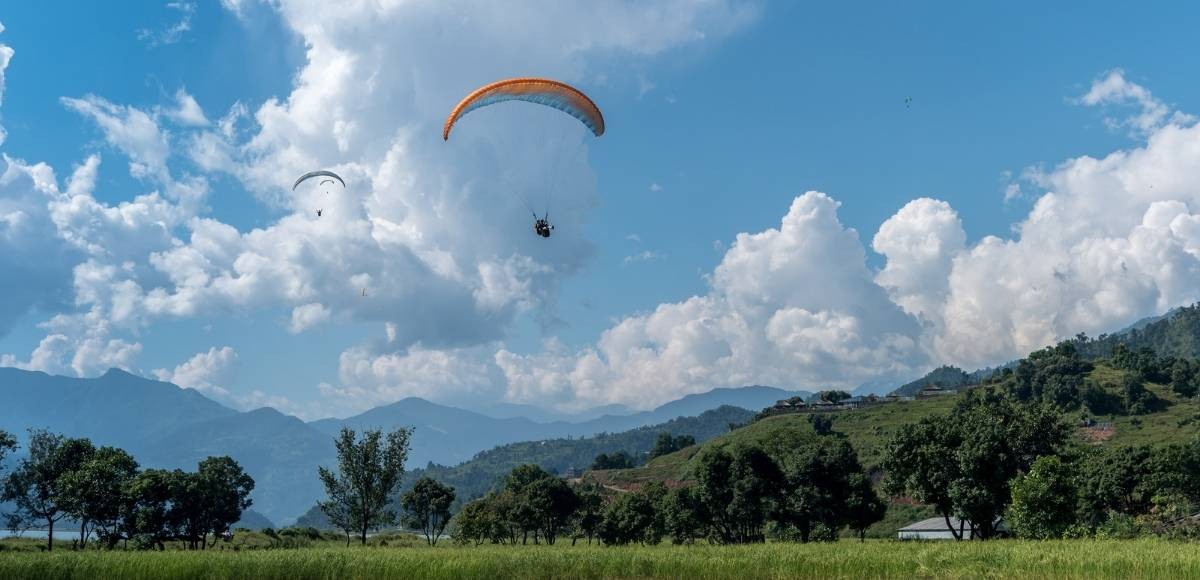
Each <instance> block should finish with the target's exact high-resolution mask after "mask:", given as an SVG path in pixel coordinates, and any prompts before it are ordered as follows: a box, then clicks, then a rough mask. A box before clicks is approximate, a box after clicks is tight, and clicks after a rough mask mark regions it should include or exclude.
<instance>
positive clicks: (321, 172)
mask: <svg viewBox="0 0 1200 580" xmlns="http://www.w3.org/2000/svg"><path fill="white" fill-rule="evenodd" d="M314 177H332V178H333V179H336V180H338V183H341V184H342V187H346V182H345V181H343V180H342V176H340V175H338V174H336V173H334V172H332V171H326V170H324V169H319V170H317V171H309V172H308V173H305V174H304V175H301V176H300V177H299V178H298V179H296V183H293V184H292V191H296V188H297V187H300V184H301V183H304V182H305V181H307V180H309V179H312V178H314ZM328 181H329V182H330V183H332V182H333V180H328ZM321 183H324V181H322V182H321Z"/></svg>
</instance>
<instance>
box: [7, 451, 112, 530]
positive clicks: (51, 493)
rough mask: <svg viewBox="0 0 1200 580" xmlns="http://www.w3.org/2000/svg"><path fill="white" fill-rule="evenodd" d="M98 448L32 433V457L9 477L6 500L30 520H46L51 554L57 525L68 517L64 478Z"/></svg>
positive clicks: (25, 460) (23, 460)
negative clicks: (63, 485)
mask: <svg viewBox="0 0 1200 580" xmlns="http://www.w3.org/2000/svg"><path fill="white" fill-rule="evenodd" d="M93 453H95V447H94V446H93V445H92V442H91V441H88V440H87V439H70V438H67V437H63V436H62V435H56V434H53V433H50V432H49V431H44V430H36V429H31V430H30V431H29V456H28V457H26V458H25V459H22V460H21V463H20V464H19V465H18V466H17V468H16V469H15V470H14V471H13V472H12V473H10V474H9V475H8V478H7V480H6V481H5V485H4V494H3V499H5V500H7V501H11V502H13V504H15V506H16V508H17V510H18V511H20V512H21V513H22V514H24V516H25V517H27V518H30V519H37V520H44V521H45V522H46V527H47V530H48V533H47V537H46V544H47V548H46V549H47V550H53V549H54V524H55V523H56V522H58V521H59V520H61V519H62V518H63V517H64V516H66V515H67V514H66V512H65V511H64V509H63V501H64V499H65V498H64V496H63V489H62V483H63V475H64V474H66V473H69V472H71V471H74V470H75V469H78V468H79V466H80V465H82V464H83V463H84V462H85V461H87V459H88V458H89V457H91V455H92V454H93Z"/></svg>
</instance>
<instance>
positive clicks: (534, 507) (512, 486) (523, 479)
mask: <svg viewBox="0 0 1200 580" xmlns="http://www.w3.org/2000/svg"><path fill="white" fill-rule="evenodd" d="M551 478H553V479H557V478H555V477H554V476H553V475H550V474H549V473H547V472H546V470H544V469H542V468H541V467H538V466H537V465H534V464H532V463H526V464H524V465H518V466H516V467H514V468H513V470H512V471H510V472H509V473H508V477H506V478H505V480H504V489H505V491H508V492H509V493H511V494H512V498H513V505H512V506H511V509H510V510H509V512H508V514H507V515H508V519H509V521H511V522H512V523H513V524H514V525H515V527H516V528H517V529H519V530H520V533H521V543H522V544H524V543H526V542H528V541H529V533H530V532H533V543H535V544H536V543H538V538H539V534H540V532H541V519H542V516H543V514H542V513H541V511H540V510H541V509H542V508H543V506H542V505H541V503H540V502H538V501H537V500H536V499H535V498H534V495H533V494H531V493H530V488H531V487H532V486H533V484H534V483H536V482H538V481H542V480H545V479H551Z"/></svg>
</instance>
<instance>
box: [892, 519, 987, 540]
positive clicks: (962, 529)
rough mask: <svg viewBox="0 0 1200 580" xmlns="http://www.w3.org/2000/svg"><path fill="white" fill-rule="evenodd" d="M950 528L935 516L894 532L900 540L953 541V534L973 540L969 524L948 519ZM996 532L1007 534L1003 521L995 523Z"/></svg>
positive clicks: (973, 536) (973, 535) (971, 526)
mask: <svg viewBox="0 0 1200 580" xmlns="http://www.w3.org/2000/svg"><path fill="white" fill-rule="evenodd" d="M950 526H953V527H954V530H953V531H951V529H950V527H949V526H947V525H946V518H944V517H942V516H937V517H933V518H929V519H927V520H921V521H919V522H914V523H911V524H908V525H907V526H904V527H903V528H900V530H899V531H897V532H896V537H897V538H899V539H901V540H953V539H954V532H958V534H959V536H960V537H962V539H964V540H973V539H975V527H974V526H973V525H971V522H969V521H966V520H960V519H958V518H954V517H952V518H950ZM996 531H997V532H1000V533H1006V532H1008V528H1006V527H1005V526H1004V521H1003V520H1001V521H998V522H997V523H996Z"/></svg>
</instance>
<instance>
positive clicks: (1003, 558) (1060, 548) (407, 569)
mask: <svg viewBox="0 0 1200 580" xmlns="http://www.w3.org/2000/svg"><path fill="white" fill-rule="evenodd" d="M1197 576H1200V550H1198V549H1197V547H1196V545H1194V544H1185V543H1170V542H1165V541H1154V540H1137V541H1119V540H1111V541H1085V540H1070V541H1055V542H1019V541H997V542H990V543H981V542H970V543H951V542H937V543H934V542H930V543H902V542H891V541H874V542H867V543H865V544H859V543H857V542H847V541H843V542H839V543H836V544H807V545H801V544H766V545H756V546H708V545H698V546H688V547H674V546H653V547H620V548H613V547H598V546H591V547H588V546H576V547H571V546H569V545H557V546H481V547H454V546H446V547H441V546H439V547H437V548H412V547H408V548H395V547H389V548H308V549H297V550H256V551H240V552H231V551H224V552H219V551H218V552H212V551H209V552H172V551H168V552H120V551H116V552H84V553H80V552H69V551H63V552H55V553H33V552H30V553H6V554H0V578H13V579H17V578H39V579H56V578H63V579H67V578H80V579H87V580H95V579H97V578H214V579H215V578H330V579H332V578H528V577H535V578H734V577H737V578H785V577H786V578H912V577H918V578H1163V577H1197Z"/></svg>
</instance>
